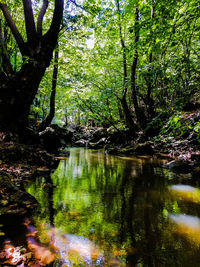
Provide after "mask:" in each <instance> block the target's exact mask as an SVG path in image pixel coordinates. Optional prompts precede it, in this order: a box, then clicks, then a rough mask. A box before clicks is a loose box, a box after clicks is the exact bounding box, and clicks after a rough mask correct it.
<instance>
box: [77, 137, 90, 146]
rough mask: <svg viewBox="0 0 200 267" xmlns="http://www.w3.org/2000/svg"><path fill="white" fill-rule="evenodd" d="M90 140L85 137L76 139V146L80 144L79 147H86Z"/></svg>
mask: <svg viewBox="0 0 200 267" xmlns="http://www.w3.org/2000/svg"><path fill="white" fill-rule="evenodd" d="M87 143H88V141H87V140H84V139H80V140H78V141H76V142H75V143H74V145H75V146H78V147H86V145H87Z"/></svg>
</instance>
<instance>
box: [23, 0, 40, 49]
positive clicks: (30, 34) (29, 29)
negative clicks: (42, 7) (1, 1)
mask: <svg viewBox="0 0 200 267" xmlns="http://www.w3.org/2000/svg"><path fill="white" fill-rule="evenodd" d="M23 6H24V16H25V24H26V34H27V39H28V42H30V43H31V44H32V45H34V44H35V41H36V36H37V33H36V29H35V21H34V16H33V9H32V3H31V0H23Z"/></svg>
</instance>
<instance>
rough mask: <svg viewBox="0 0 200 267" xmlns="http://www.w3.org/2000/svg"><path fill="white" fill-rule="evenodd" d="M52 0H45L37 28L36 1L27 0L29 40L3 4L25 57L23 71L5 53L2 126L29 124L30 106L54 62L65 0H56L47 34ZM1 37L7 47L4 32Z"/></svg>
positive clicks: (1, 86) (0, 90)
mask: <svg viewBox="0 0 200 267" xmlns="http://www.w3.org/2000/svg"><path fill="white" fill-rule="evenodd" d="M48 3H49V1H48V0H44V1H43V5H42V7H41V10H40V12H39V15H38V18H37V27H36V25H35V20H34V12H33V6H32V2H31V0H23V9H24V19H25V27H26V35H27V40H26V41H24V37H23V35H22V33H20V31H19V30H18V28H17V26H16V24H15V22H14V20H13V19H12V16H11V14H10V12H9V10H8V7H7V5H6V4H4V3H0V9H1V10H2V12H3V15H4V18H5V21H6V23H7V25H8V27H9V28H10V30H11V32H12V35H13V36H14V39H15V41H16V43H17V46H18V48H19V50H20V53H21V55H22V59H23V62H22V65H21V68H20V70H19V71H15V70H13V67H12V65H11V62H10V61H9V60H8V59H9V57H8V56H7V57H6V56H4V54H6V52H5V53H4V54H2V55H1V57H2V62H3V64H2V66H3V69H1V70H0V72H1V75H0V76H1V77H3V79H1V81H0V126H1V128H4V129H5V128H6V129H11V130H19V129H21V128H24V127H25V126H26V125H27V122H28V114H29V111H30V106H31V104H32V102H33V99H34V97H35V95H36V93H37V91H38V87H39V84H40V81H41V79H42V77H43V75H44V73H45V70H46V68H47V67H48V66H49V64H50V62H51V59H52V55H53V50H54V48H55V47H56V43H57V39H58V34H59V30H60V26H61V22H62V17H63V8H64V0H55V5H54V13H53V18H52V21H51V25H50V27H49V29H48V30H47V32H46V33H45V34H43V32H42V30H43V19H44V15H45V13H46V11H47V8H48ZM0 32H1V31H0ZM0 36H1V38H0V43H1V45H0V46H1V47H3V48H4V50H5V47H6V46H5V45H4V38H3V36H2V34H0ZM2 73H3V74H2Z"/></svg>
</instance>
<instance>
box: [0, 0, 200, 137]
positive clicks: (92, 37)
mask: <svg viewBox="0 0 200 267" xmlns="http://www.w3.org/2000/svg"><path fill="white" fill-rule="evenodd" d="M1 2H2V1H1ZM22 2H23V3H22ZM26 2H27V3H30V2H31V1H25V0H24V1H11V0H10V1H7V7H8V9H9V12H10V14H11V16H12V18H13V20H14V22H15V24H16V25H18V28H19V29H20V33H21V37H22V38H23V39H26V38H27V43H30V41H31V40H29V39H30V38H31V36H29V37H28V34H27V29H28V28H27V25H28V24H29V23H26V22H27V21H29V20H30V17H26V16H25V20H24V15H23V13H24V12H23V4H24V3H26ZM47 2H48V8H47V10H46V11H45V16H44V19H43V24H42V35H43V36H44V37H45V36H46V35H47V33H48V29H49V28H50V27H51V25H52V16H53V12H54V1H32V9H33V14H34V17H38V16H40V14H41V10H42V6H43V7H44V5H45V3H46V4H47ZM57 2H63V1H55V3H57ZM3 5H4V4H3V3H1V9H2V11H3V8H2V6H3ZM57 8H58V7H57ZM55 10H56V8H55ZM3 13H4V17H3V16H2V19H1V31H0V32H1V38H0V42H1V51H2V53H1V62H2V64H1V77H4V79H5V80H6V77H10V76H9V75H11V76H12V74H8V76H6V75H7V73H9V70H8V69H6V68H9V69H12V71H13V70H14V72H18V73H19V72H20V69H21V68H22V66H23V65H24V63H25V62H26V60H27V61H29V63H30V60H29V58H31V55H29V54H28V55H26V54H25V55H23V53H22V51H21V49H20V47H19V42H16V38H13V35H12V33H11V31H12V30H11V28H10V25H9V24H8V22H7V20H6V19H5V12H4V11H3ZM199 14H200V6H199V1H197V0H192V1H181V0H178V1H174V0H167V1H161V0H146V1H144V0H142V1H140V0H127V1H124V0H123V1H120V0H107V1H100V0H93V1H87V0H84V1H83V0H81V1H80V0H77V1H76V0H68V1H66V2H65V3H64V15H63V19H62V22H61V21H60V26H59V34H58V45H57V48H56V43H57V42H54V44H53V46H52V48H51V50H52V49H54V50H55V49H57V50H58V49H59V58H57V63H55V62H56V61H55V55H54V60H51V64H50V66H49V67H48V64H49V63H48V64H47V62H46V65H45V68H47V67H48V68H47V70H46V72H45V71H44V70H42V71H43V72H42V73H41V75H40V76H42V80H41V82H39V81H38V83H37V89H34V94H32V96H31V97H30V100H29V105H30V103H32V106H31V110H30V108H29V109H28V110H27V112H28V113H29V114H28V116H29V120H30V121H31V122H33V123H36V122H37V121H38V122H40V123H41V122H42V121H44V120H45V118H46V117H47V115H48V113H49V110H50V106H51V105H50V96H51V92H52V86H53V83H52V81H53V80H55V76H53V72H54V71H55V65H56V66H57V77H56V94H55V95H56V97H55V106H56V108H55V116H54V122H56V123H58V124H60V125H67V124H69V123H79V124H80V123H81V124H86V122H88V121H90V120H93V121H95V123H96V124H97V125H100V126H101V125H103V126H111V125H114V126H115V127H117V128H118V129H125V128H127V129H129V130H131V131H132V133H133V134H134V133H135V131H137V130H138V129H143V130H144V129H145V128H146V127H147V125H148V124H149V123H154V121H155V120H156V122H159V120H160V118H162V116H168V117H169V116H170V115H172V114H174V112H180V111H181V110H190V109H192V108H193V107H192V101H193V100H194V99H199V95H198V94H199V80H200V76H199V73H200V63H199V52H200V41H199V36H200V35H199V31H200V16H199ZM60 18H61V17H60ZM60 18H59V19H60ZM38 23H39V19H38V21H37V27H39V28H40V29H41V26H38ZM35 24H36V23H35ZM40 32H41V30H40ZM26 36H27V37H26ZM55 39H56V38H55ZM48 41H49V42H50V39H48ZM57 50H55V51H57ZM3 51H6V53H4V52H3ZM5 57H6V60H9V62H10V64H8V65H6V68H4V63H5ZM48 62H49V59H48ZM37 70H38V68H37ZM44 73H45V74H44ZM29 82H32V81H29ZM5 83H7V80H6V82H5ZM5 83H4V84H5ZM54 87H55V86H54ZM22 91H23V90H22ZM36 92H37V94H36ZM9 94H11V93H9ZM22 95H23V96H25V92H22ZM6 97H8V96H6ZM21 99H22V97H21V98H20V101H21ZM10 101H11V100H10ZM3 102H5V100H4V99H3ZM195 103H196V102H195ZM5 119H6V120H10V117H9V116H7V117H6V118H5ZM161 120H162V119H161Z"/></svg>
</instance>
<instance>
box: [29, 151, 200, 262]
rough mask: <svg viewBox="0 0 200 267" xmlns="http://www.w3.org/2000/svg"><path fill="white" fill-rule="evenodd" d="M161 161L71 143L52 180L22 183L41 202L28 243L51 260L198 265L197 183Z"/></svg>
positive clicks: (199, 210) (199, 200) (199, 201)
mask: <svg viewBox="0 0 200 267" xmlns="http://www.w3.org/2000/svg"><path fill="white" fill-rule="evenodd" d="M162 164H163V162H159V161H158V160H155V159H153V158H150V157H149V158H148V157H147V158H145V157H144V158H134V157H120V156H111V155H106V154H104V152H103V151H94V150H87V149H71V150H70V156H69V158H68V159H67V160H66V161H64V160H63V161H61V162H60V164H59V166H58V168H57V169H56V170H55V172H54V173H53V174H52V176H51V179H52V185H51V184H50V183H49V182H47V181H46V180H45V179H44V178H42V177H40V178H38V179H37V180H36V182H30V183H29V184H28V185H27V187H26V190H27V191H28V192H29V193H30V194H32V195H33V196H35V197H36V199H37V200H38V202H39V203H40V208H39V209H38V211H37V213H35V215H34V216H33V217H34V223H32V222H31V223H27V228H28V231H29V232H30V233H32V234H30V235H29V237H28V238H27V239H28V241H27V242H28V244H29V248H30V250H32V251H37V250H38V251H39V250H40V251H41V249H42V248H43V255H44V254H45V253H46V255H47V257H46V263H47V258H49V259H50V260H49V262H48V263H49V264H50V263H52V262H54V266H191V265H192V266H200V219H199V217H200V190H199V189H198V188H199V185H198V182H196V181H195V179H193V177H192V176H191V175H185V174H174V173H171V172H169V171H167V170H165V169H163V168H162ZM35 232H37V240H36V237H35V236H34V234H33V233H35ZM45 249H46V250H45ZM47 250H48V251H50V252H51V255H50V254H48V253H50V252H48V253H47ZM35 253H36V252H35ZM43 261H44V262H45V259H43Z"/></svg>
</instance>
